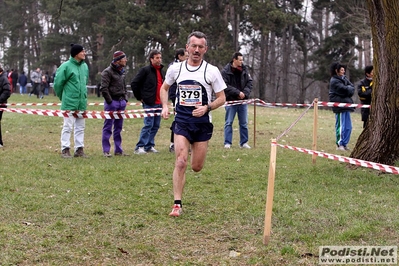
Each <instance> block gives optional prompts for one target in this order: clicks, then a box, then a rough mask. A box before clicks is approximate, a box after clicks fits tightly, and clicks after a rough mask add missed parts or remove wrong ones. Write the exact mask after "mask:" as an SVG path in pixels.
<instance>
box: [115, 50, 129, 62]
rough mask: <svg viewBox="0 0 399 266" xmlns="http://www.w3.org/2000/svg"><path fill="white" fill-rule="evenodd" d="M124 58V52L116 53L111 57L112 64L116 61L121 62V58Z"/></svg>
mask: <svg viewBox="0 0 399 266" xmlns="http://www.w3.org/2000/svg"><path fill="white" fill-rule="evenodd" d="M125 57H126V54H125V53H124V52H122V51H116V52H115V53H114V56H113V59H112V62H114V63H115V62H117V61H119V60H121V59H122V58H125Z"/></svg>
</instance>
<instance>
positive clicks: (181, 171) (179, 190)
mask: <svg viewBox="0 0 399 266" xmlns="http://www.w3.org/2000/svg"><path fill="white" fill-rule="evenodd" d="M189 148H190V142H189V141H188V140H187V139H186V138H185V137H184V136H182V135H175V156H176V161H175V169H174V170H173V195H174V199H175V200H181V198H182V194H183V189H184V184H185V183H186V168H187V159H188V150H189Z"/></svg>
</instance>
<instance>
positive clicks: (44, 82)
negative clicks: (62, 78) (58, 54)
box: [40, 71, 50, 99]
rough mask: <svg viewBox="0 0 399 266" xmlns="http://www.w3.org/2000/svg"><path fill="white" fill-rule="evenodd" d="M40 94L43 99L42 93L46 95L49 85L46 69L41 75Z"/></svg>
mask: <svg viewBox="0 0 399 266" xmlns="http://www.w3.org/2000/svg"><path fill="white" fill-rule="evenodd" d="M41 85H42V95H41V96H40V98H41V99H43V97H44V95H48V90H49V87H50V76H49V75H48V71H46V73H45V74H43V75H42V84H41Z"/></svg>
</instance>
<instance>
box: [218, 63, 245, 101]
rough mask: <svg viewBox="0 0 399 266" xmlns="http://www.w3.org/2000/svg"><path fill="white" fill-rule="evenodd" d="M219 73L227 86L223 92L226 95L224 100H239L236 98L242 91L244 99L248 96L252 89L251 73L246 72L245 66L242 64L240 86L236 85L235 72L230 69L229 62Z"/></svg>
mask: <svg viewBox="0 0 399 266" xmlns="http://www.w3.org/2000/svg"><path fill="white" fill-rule="evenodd" d="M221 74H222V77H223V79H224V82H225V83H226V85H227V88H226V89H225V90H224V94H225V95H226V101H236V100H241V99H239V98H238V96H239V95H240V92H243V93H244V94H245V98H244V99H248V98H249V95H250V94H251V90H252V78H251V75H250V74H249V73H248V71H247V67H246V66H244V65H243V66H242V72H241V84H240V86H238V84H237V82H236V78H235V74H234V73H233V72H232V71H231V62H230V63H228V64H227V65H225V66H224V68H223V69H222V71H221Z"/></svg>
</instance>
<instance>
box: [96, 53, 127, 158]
mask: <svg viewBox="0 0 399 266" xmlns="http://www.w3.org/2000/svg"><path fill="white" fill-rule="evenodd" d="M126 62H127V58H126V54H125V53H124V52H122V51H116V52H115V53H114V55H113V59H112V62H111V64H110V65H109V66H108V67H107V68H106V69H104V70H103V72H102V73H101V85H100V91H101V94H102V95H103V97H104V111H125V109H126V103H127V101H128V98H127V89H126V83H125V67H126ZM112 127H113V132H112ZM122 128H123V119H105V120H104V126H103V133H102V147H103V154H104V157H111V156H112V155H111V153H110V150H111V143H110V141H109V139H110V137H111V135H113V136H114V144H115V152H114V154H115V155H116V156H118V155H127V154H126V153H124V152H123V149H122V136H121V132H122Z"/></svg>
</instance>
